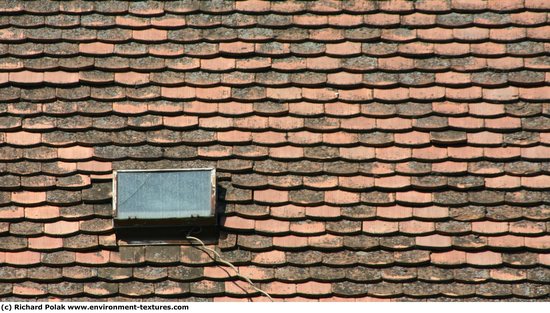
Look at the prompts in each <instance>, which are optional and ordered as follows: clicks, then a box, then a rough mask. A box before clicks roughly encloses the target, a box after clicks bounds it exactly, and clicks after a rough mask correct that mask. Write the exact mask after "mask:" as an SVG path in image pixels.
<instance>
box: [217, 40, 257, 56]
mask: <svg viewBox="0 0 550 313" xmlns="http://www.w3.org/2000/svg"><path fill="white" fill-rule="evenodd" d="M219 49H220V52H225V53H229V54H247V53H252V52H254V44H253V43H244V42H230V43H225V42H222V43H220V48H219Z"/></svg>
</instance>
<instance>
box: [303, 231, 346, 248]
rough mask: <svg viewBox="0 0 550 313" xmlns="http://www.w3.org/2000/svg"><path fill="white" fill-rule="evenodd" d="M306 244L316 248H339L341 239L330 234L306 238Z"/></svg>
mask: <svg viewBox="0 0 550 313" xmlns="http://www.w3.org/2000/svg"><path fill="white" fill-rule="evenodd" d="M308 244H309V245H310V246H312V247H317V248H328V249H330V248H340V247H342V245H343V238H342V237H340V236H336V235H331V234H326V235H322V236H316V237H308Z"/></svg>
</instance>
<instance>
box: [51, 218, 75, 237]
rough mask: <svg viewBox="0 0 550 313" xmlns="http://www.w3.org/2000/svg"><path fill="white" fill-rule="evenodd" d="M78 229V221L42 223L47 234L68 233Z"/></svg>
mask: <svg viewBox="0 0 550 313" xmlns="http://www.w3.org/2000/svg"><path fill="white" fill-rule="evenodd" d="M79 230H80V224H79V223H78V222H69V221H58V222H54V223H47V224H45V225H44V232H45V233H46V234H49V235H68V234H74V233H76V232H78V231H79Z"/></svg>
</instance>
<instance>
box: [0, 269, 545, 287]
mask: <svg viewBox="0 0 550 313" xmlns="http://www.w3.org/2000/svg"><path fill="white" fill-rule="evenodd" d="M238 270H239V272H240V273H241V274H242V275H245V276H247V277H249V278H250V279H251V280H253V281H255V282H257V283H258V282H270V281H274V280H278V281H280V282H286V283H303V282H307V281H311V284H315V283H314V281H317V282H318V283H321V284H320V285H321V286H322V285H325V286H326V283H325V284H322V283H324V282H327V281H330V280H335V281H342V280H348V281H353V282H358V283H360V282H363V283H365V282H368V283H379V282H382V281H387V282H414V281H418V282H434V283H440V284H441V283H453V282H459V283H477V284H480V283H486V282H501V283H506V282H508V283H518V282H529V281H531V282H535V283H544V282H548V281H549V279H550V276H549V275H550V269H548V268H544V267H531V268H513V267H502V268H495V269H484V268H473V267H462V268H455V269H449V268H441V267H435V266H425V267H399V266H396V267H389V268H369V267H363V266H357V267H348V268H343V269H342V268H340V269H339V268H335V267H327V266H309V267H295V266H284V267H277V268H269V267H256V266H239V267H238ZM234 275H235V272H234V271H233V270H232V269H230V268H229V267H224V266H206V267H198V268H191V267H187V266H182V265H179V266H174V265H169V266H163V267H153V266H140V267H134V268H132V267H110V266H109V267H100V268H90V267H83V266H64V267H46V266H43V267H39V268H20V267H3V268H2V281H3V282H6V283H7V282H20V283H21V282H25V281H27V282H28V281H33V282H44V281H56V280H59V279H62V278H66V279H67V280H69V281H73V282H75V281H77V282H78V281H82V280H88V281H89V280H91V279H93V280H99V281H100V282H125V281H126V282H127V281H129V280H131V279H136V280H138V281H146V282H149V281H164V280H166V279H171V280H175V281H180V282H185V281H196V280H198V279H200V278H206V279H209V280H216V281H218V280H223V281H228V280H230V278H232V277H234ZM436 286H437V285H436Z"/></svg>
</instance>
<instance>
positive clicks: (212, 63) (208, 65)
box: [200, 57, 235, 71]
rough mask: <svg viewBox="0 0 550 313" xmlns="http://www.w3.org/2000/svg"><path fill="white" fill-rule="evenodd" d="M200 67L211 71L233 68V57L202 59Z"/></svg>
mask: <svg viewBox="0 0 550 313" xmlns="http://www.w3.org/2000/svg"><path fill="white" fill-rule="evenodd" d="M200 62H201V69H203V70H211V71H227V70H232V69H234V68H235V59H229V58H223V57H220V58H214V59H202V60H201V61H200Z"/></svg>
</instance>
